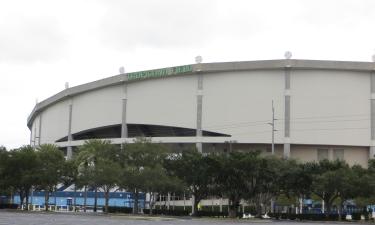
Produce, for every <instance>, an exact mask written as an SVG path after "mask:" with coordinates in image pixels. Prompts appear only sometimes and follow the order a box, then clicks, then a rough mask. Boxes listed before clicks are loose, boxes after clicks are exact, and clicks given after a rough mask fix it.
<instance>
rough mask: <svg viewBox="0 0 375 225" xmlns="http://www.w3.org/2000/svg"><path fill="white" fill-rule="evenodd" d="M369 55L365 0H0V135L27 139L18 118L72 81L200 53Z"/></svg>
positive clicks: (216, 56)
mask: <svg viewBox="0 0 375 225" xmlns="http://www.w3.org/2000/svg"><path fill="white" fill-rule="evenodd" d="M286 50H290V51H292V53H293V58H297V59H327V60H349V61H370V59H371V55H373V54H374V53H375V1H373V0H351V1H348V0H294V1H293V0H283V1H281V0H147V1H146V0H85V1H83V0H60V1H55V0H33V1H30V0H0V85H1V86H0V104H1V111H0V145H4V146H6V147H7V148H16V147H19V146H21V145H24V144H29V130H28V128H27V126H26V118H27V116H28V115H29V114H30V112H31V110H32V109H33V107H34V105H35V101H36V99H38V100H39V101H42V100H44V99H45V98H47V97H49V96H51V95H53V94H55V93H57V92H59V91H61V90H63V88H64V83H65V82H69V83H70V86H75V85H78V84H82V83H86V82H90V81H93V80H96V79H101V78H104V77H108V76H112V75H116V74H118V68H119V67H120V66H124V67H125V70H126V71H127V72H132V71H138V70H145V69H152V68H161V67H166V66H177V65H184V64H191V63H194V57H195V56H197V55H202V57H203V62H218V61H242V60H263V59H279V58H283V55H284V52H285V51H286Z"/></svg>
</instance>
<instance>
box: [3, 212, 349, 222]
mask: <svg viewBox="0 0 375 225" xmlns="http://www.w3.org/2000/svg"><path fill="white" fill-rule="evenodd" d="M271 223H273V224H276V225H289V224H291V225H298V224H303V225H309V224H311V225H312V224H314V225H317V224H319V223H307V222H303V223H299V222H285V221H277V222H272V221H248V220H247V221H246V220H214V219H189V218H186V219H183V218H182V219H175V218H164V217H141V216H140V217H134V216H104V215H92V214H91V215H87V214H86V215H82V214H72V213H39V212H31V213H25V212H9V211H1V210H0V225H148V224H152V225H211V224H212V225H213V224H220V225H221V224H222V225H232V224H233V225H234V224H236V225H238V224H271ZM324 224H325V225H329V224H330V223H324ZM332 224H337V223H332ZM340 224H345V223H340ZM350 224H351V225H353V224H355V223H350Z"/></svg>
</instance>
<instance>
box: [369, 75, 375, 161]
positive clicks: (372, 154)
mask: <svg viewBox="0 0 375 225" xmlns="http://www.w3.org/2000/svg"><path fill="white" fill-rule="evenodd" d="M370 85H371V100H370V104H371V105H370V110H371V116H370V119H371V122H370V126H371V142H370V143H371V144H370V148H369V158H370V159H374V158H375V71H372V72H371V82H370Z"/></svg>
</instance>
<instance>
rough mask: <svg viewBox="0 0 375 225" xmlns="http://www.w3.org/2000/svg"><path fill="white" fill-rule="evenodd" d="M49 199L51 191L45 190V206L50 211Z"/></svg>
mask: <svg viewBox="0 0 375 225" xmlns="http://www.w3.org/2000/svg"><path fill="white" fill-rule="evenodd" d="M48 201H49V192H48V191H47V190H44V207H45V209H44V210H45V211H48Z"/></svg>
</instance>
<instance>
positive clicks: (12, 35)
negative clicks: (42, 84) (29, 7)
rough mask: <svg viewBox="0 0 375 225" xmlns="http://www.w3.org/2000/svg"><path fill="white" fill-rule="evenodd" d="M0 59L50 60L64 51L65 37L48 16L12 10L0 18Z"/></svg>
mask: <svg viewBox="0 0 375 225" xmlns="http://www.w3.org/2000/svg"><path fill="white" fill-rule="evenodd" d="M0 30H1V33H0V62H16V63H24V62H27V63H30V62H37V61H53V60H56V59H58V58H60V57H61V56H62V54H63V52H64V47H65V44H66V41H65V40H64V35H63V33H62V32H61V31H60V29H59V23H58V21H57V20H56V19H55V18H54V17H51V16H30V15H29V16H24V15H21V14H12V15H10V16H6V17H5V18H4V17H3V18H2V22H0Z"/></svg>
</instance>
